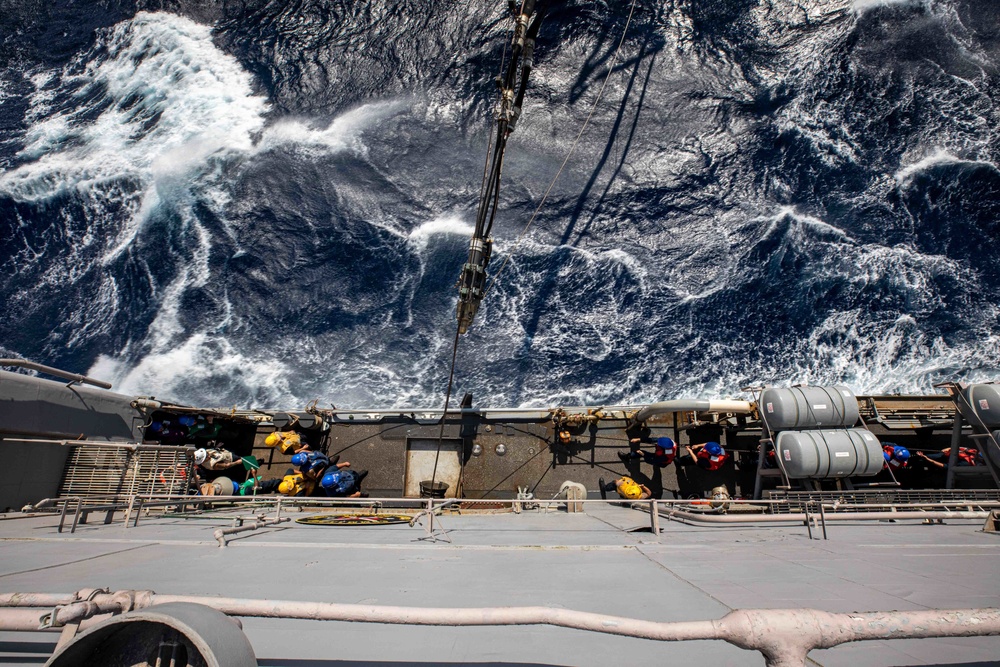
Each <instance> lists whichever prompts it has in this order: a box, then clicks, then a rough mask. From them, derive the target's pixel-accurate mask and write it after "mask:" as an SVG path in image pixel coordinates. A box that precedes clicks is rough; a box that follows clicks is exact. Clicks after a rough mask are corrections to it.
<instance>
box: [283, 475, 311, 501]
mask: <svg viewBox="0 0 1000 667" xmlns="http://www.w3.org/2000/svg"><path fill="white" fill-rule="evenodd" d="M315 488H316V480H313V479H306V477H305V476H304V475H303V474H302V473H300V472H295V473H292V474H290V475H285V476H284V478H282V480H281V483H280V484H278V493H280V494H282V495H285V496H308V495H311V494H312V492H313V490H314V489H315Z"/></svg>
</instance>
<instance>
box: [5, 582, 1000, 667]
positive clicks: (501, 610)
mask: <svg viewBox="0 0 1000 667" xmlns="http://www.w3.org/2000/svg"><path fill="white" fill-rule="evenodd" d="M29 595H30V594H29ZM88 597H93V599H92V600H88V601H86V602H75V603H72V604H70V605H68V606H66V607H59V608H56V609H54V610H53V611H52V613H51V618H52V620H53V621H54V623H52V625H60V624H62V623H63V622H68V621H72V622H76V621H78V620H80V619H81V618H86V614H87V613H89V612H91V611H94V610H97V609H106V608H108V607H112V606H114V605H115V604H121V603H122V601H127V603H126V604H125V605H123V608H135V609H143V608H145V607H149V606H152V605H156V604H164V603H169V602H187V603H193V604H201V605H205V606H208V607H212V608H213V609H216V610H218V611H220V612H222V613H224V614H227V615H230V616H241V617H259V618H298V619H308V620H327V621H353V622H359V623H386V624H394V625H439V626H497V625H553V626H558V627H565V628H573V629H577V630H587V631H590V632H601V633H605V634H612V635H620V636H624V637H637V638H642V639H651V640H655V641H685V640H704V639H721V640H723V641H726V642H729V643H730V644H734V645H735V646H739V647H740V648H743V649H749V650H755V651H759V652H760V653H762V654H763V655H764V658H765V660H766V662H767V665H768V667H792V666H794V667H799V666H801V665H804V664H805V662H806V660H807V657H806V656H807V655H808V653H809V651H810V650H812V649H816V648H832V647H834V646H838V645H840V644H844V643H847V642H855V641H865V640H885V639H905V638H929V637H970V636H985V635H1000V609H954V610H926V611H892V612H862V613H851V614H836V613H831V612H825V611H819V610H816V609H737V610H734V611H731V612H729V613H728V614H726V615H725V616H723V617H722V618H720V619H716V620H704V621H683V622H675V623H660V622H655V621H647V620H642V619H633V618H624V617H620V616H609V615H606V614H595V613H591V612H583V611H574V610H571V609H556V608H551V607H481V608H450V609H449V608H426V607H390V606H375V605H358V604H338V603H329V602H297V601H291V600H252V599H242V598H218V597H203V596H193V595H157V594H155V593H153V592H152V591H119V592H117V593H114V594H104V595H101V594H98V595H93V596H88ZM22 611H30V610H21V609H3V610H0V629H5V630H6V629H27V628H25V627H24V624H25V621H24V618H22V617H23V616H24V614H21V613H20V612H22Z"/></svg>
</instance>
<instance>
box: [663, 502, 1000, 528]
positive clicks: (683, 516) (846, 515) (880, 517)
mask: <svg viewBox="0 0 1000 667" xmlns="http://www.w3.org/2000/svg"><path fill="white" fill-rule="evenodd" d="M716 502H718V503H723V502H726V501H722V500H719V501H716ZM989 514H990V513H989V511H988V510H984V511H981V512H976V511H972V512H968V511H951V510H937V511H934V510H932V511H927V512H829V511H828V512H826V514H825V518H824V520H825V521H826V522H827V523H829V522H831V521H888V520H890V519H892V520H895V521H900V520H904V519H910V520H915V519H933V520H935V521H936V520H937V519H985V518H986V517H987V516H989ZM660 516H662V517H664V518H667V519H674V520H679V521H681V522H682V523H688V522H690V523H720V524H726V523H729V524H749V523H804V522H805V521H806V520H807V519H813V518H817V517H819V509H818V508H817V510H816V511H815V512H811V513H809V514H808V515H807V514H806V513H805V512H795V513H790V514H708V513H705V514H701V513H697V512H686V511H684V510H675V509H668V510H662V511H661V512H660Z"/></svg>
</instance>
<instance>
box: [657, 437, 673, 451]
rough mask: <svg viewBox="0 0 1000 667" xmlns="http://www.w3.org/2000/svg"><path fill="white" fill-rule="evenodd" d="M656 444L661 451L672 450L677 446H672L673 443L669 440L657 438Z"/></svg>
mask: <svg viewBox="0 0 1000 667" xmlns="http://www.w3.org/2000/svg"><path fill="white" fill-rule="evenodd" d="M656 444H657V445H659V446H660V447H662V448H663V449H673V448H674V447H676V446H677V445H675V444H674V441H673V440H671V439H670V438H657V439H656Z"/></svg>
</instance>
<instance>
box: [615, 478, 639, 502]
mask: <svg viewBox="0 0 1000 667" xmlns="http://www.w3.org/2000/svg"><path fill="white" fill-rule="evenodd" d="M618 495H620V496H621V497H622V498H625V499H626V500H638V499H639V498H641V497H642V489H641V488H639V485H638V484H636V483H635V482H634V481H633V480H631V479H628V478H627V477H626V478H625V480H624V481H622V483H621V484H619V485H618Z"/></svg>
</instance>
